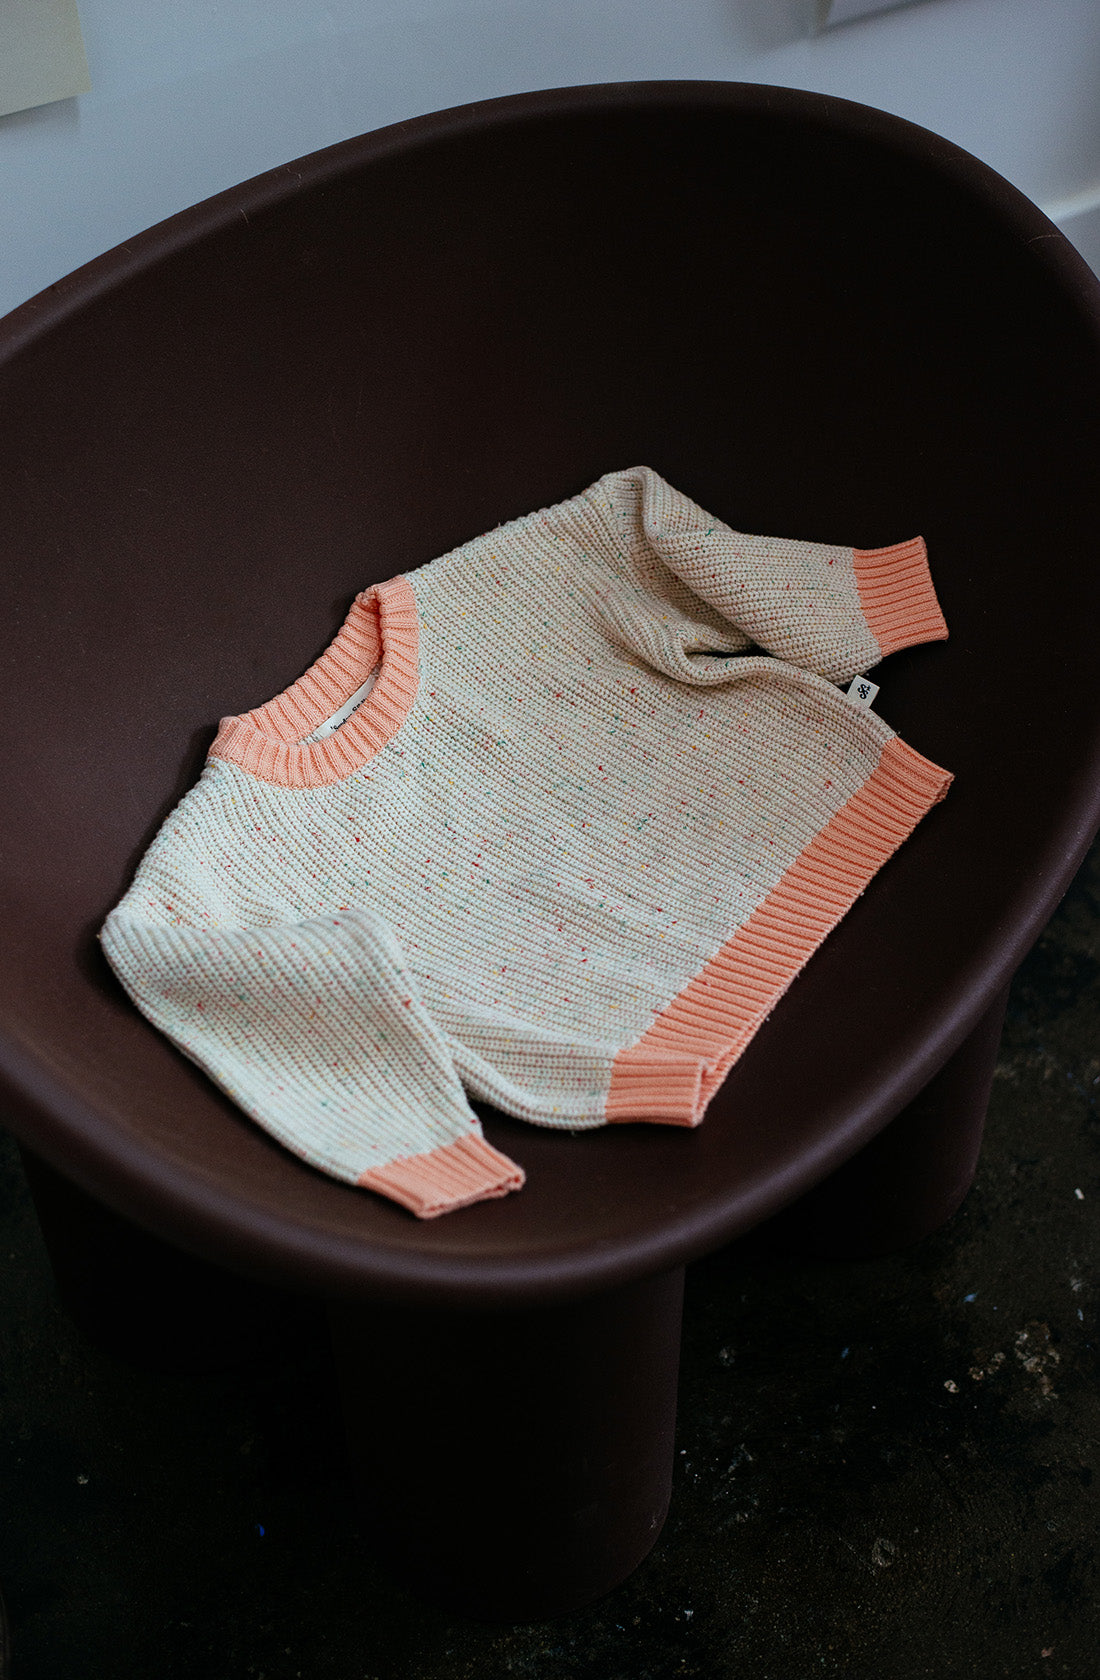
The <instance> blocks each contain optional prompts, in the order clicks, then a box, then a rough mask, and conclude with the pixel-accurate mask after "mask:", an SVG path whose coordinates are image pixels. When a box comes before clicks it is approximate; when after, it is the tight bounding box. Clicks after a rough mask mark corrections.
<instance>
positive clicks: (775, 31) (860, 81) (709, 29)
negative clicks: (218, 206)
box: [0, 0, 1100, 313]
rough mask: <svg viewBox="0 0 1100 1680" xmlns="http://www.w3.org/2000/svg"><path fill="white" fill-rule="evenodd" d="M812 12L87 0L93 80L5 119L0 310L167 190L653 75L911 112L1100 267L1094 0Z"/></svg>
mask: <svg viewBox="0 0 1100 1680" xmlns="http://www.w3.org/2000/svg"><path fill="white" fill-rule="evenodd" d="M809 10H810V7H809V6H808V5H807V3H806V0H171V3H168V0H80V15H81V20H82V23H83V28H84V40H85V45H86V48H87V54H88V64H89V69H90V72H91V79H92V91H91V92H90V93H87V94H83V95H81V96H80V97H79V98H76V99H70V100H65V101H61V102H59V103H58V104H54V105H47V106H41V107H39V108H38V109H36V110H31V111H25V112H18V113H15V114H14V115H11V116H7V117H3V118H0V313H3V312H4V311H6V310H7V309H10V308H12V307H14V305H16V304H17V303H20V302H22V301H23V300H24V299H25V298H27V297H29V296H31V295H32V294H33V293H34V292H36V291H38V290H39V289H40V288H41V287H43V286H46V285H48V284H49V283H50V282H51V281H53V280H55V279H58V278H59V277H60V276H61V275H63V274H66V273H68V271H69V270H70V269H72V268H75V267H76V266H77V265H78V264H79V263H82V262H85V261H87V259H88V258H90V257H93V256H95V255H97V254H98V253H99V252H100V251H104V250H107V249H109V247H111V246H112V245H115V244H118V243H119V242H120V241H122V240H124V239H126V238H127V237H129V236H130V235H131V234H133V233H136V232H137V231H139V230H140V229H141V228H143V227H147V226H149V225H150V224H151V223H153V222H156V221H159V220H160V219H161V218H162V217H164V216H167V215H170V214H171V213H172V212H173V211H175V210H180V209H183V208H185V207H186V206H187V205H189V204H193V203H195V202H196V201H198V200H199V199H202V198H206V197H207V196H209V194H211V193H214V192H217V191H219V190H220V189H221V188H223V187H228V186H232V185H233V184H234V183H235V182H237V181H241V180H244V179H246V178H247V177H248V176H250V175H255V174H257V173H258V172H259V171H260V170H263V169H269V168H272V167H274V166H275V165H277V164H280V163H285V162H286V161H288V160H289V159H291V158H294V157H298V156H301V155H302V154H303V153H305V152H309V151H313V150H315V149H316V148H318V147H320V146H326V145H330V144H331V143H332V142H333V141H336V140H342V139H346V138H347V137H348V136H350V135H353V134H359V133H362V132H364V131H365V130H368V129H372V128H378V127H380V126H381V125H382V124H384V123H389V122H394V121H396V120H398V119H399V118H403V117H410V116H417V115H419V114H421V113H422V112H425V111H432V110H438V109H441V108H442V107H444V106H448V105H458V104H463V103H465V102H466V101H468V100H473V99H482V98H488V97H492V96H494V95H497V94H506V93H517V92H521V91H523V90H525V89H529V88H535V87H555V86H564V85H569V84H577V83H582V82H604V81H634V80H648V79H676V78H687V79H703V80H720V81H752V82H775V83H779V84H782V85H785V86H788V87H801V88H813V89H817V90H819V91H822V92H826V93H834V94H840V95H842V96H843V97H845V98H848V99H857V100H861V101H863V102H864V103H865V104H868V105H876V106H879V107H881V108H882V109H884V110H887V111H894V112H897V113H899V114H900V115H902V116H905V117H908V118H910V119H911V120H913V121H915V122H918V123H922V124H924V125H925V126H926V127H928V128H931V129H935V130H937V131H938V132H939V133H941V134H944V135H947V136H948V137H949V138H950V139H952V140H955V141H957V142H958V143H959V144H960V145H962V146H965V147H966V148H967V149H968V150H969V151H972V152H975V153H976V154H977V155H978V156H979V157H981V158H984V159H985V161H986V162H988V163H990V164H992V165H993V167H994V168H995V169H998V170H1000V172H1001V173H1002V174H1004V175H1006V176H1008V178H1009V179H1010V180H1011V181H1013V182H1015V184H1016V185H1017V186H1019V187H1021V188H1022V189H1023V191H1024V192H1026V193H1027V194H1028V195H1029V196H1030V197H1031V198H1033V199H1035V200H1036V202H1037V203H1039V204H1040V205H1042V206H1043V208H1044V209H1046V210H1048V213H1049V212H1050V211H1051V210H1052V209H1053V211H1054V212H1055V215H1056V217H1058V218H1059V219H1061V220H1062V222H1063V225H1064V226H1065V228H1066V231H1067V232H1068V233H1069V234H1070V236H1071V237H1075V236H1076V237H1077V238H1078V240H1079V243H1080V244H1081V245H1082V248H1083V249H1085V254H1086V255H1088V256H1090V258H1091V259H1092V260H1093V261H1094V263H1095V265H1096V266H1097V267H1098V268H1100V211H1098V209H1097V207H1098V206H1100V75H1098V71H1100V0H924V3H923V4H921V5H915V6H911V7H909V8H908V9H906V10H901V11H895V12H891V13H888V14H886V15H884V16H881V17H878V18H874V19H870V20H867V21H864V22H861V23H853V24H849V25H847V26H845V27H843V28H839V29H835V30H831V31H828V32H826V33H825V34H823V35H819V36H817V37H811V36H809V35H808V34H806V33H805V20H806V17H807V15H808V12H809ZM1074 212H1077V214H1076V215H1073V213H1074ZM1071 216H1072V219H1069V218H1070V217H1071ZM1090 242H1091V244H1090Z"/></svg>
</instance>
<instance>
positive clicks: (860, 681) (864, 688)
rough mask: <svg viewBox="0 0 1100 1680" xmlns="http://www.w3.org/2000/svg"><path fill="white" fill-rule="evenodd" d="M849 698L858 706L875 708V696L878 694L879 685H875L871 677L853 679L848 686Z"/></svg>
mask: <svg viewBox="0 0 1100 1680" xmlns="http://www.w3.org/2000/svg"><path fill="white" fill-rule="evenodd" d="M847 693H848V698H849V700H851V701H852V702H853V703H854V704H855V705H857V706H868V707H870V706H873V705H874V703H875V695H876V694H877V693H878V683H873V682H872V681H871V679H870V677H853V678H852V680H851V682H850V683H849V684H848V690H847Z"/></svg>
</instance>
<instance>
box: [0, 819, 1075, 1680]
mask: <svg viewBox="0 0 1100 1680" xmlns="http://www.w3.org/2000/svg"><path fill="white" fill-rule="evenodd" d="M1098 1214H1100V851H1094V852H1093V855H1092V857H1091V858H1090V860H1089V862H1088V863H1087V864H1086V866H1085V868H1084V869H1083V870H1082V872H1081V873H1080V875H1079V876H1078V879H1077V881H1076V883H1075V885H1074V887H1073V889H1072V890H1071V892H1070V894H1069V895H1068V897H1067V899H1066V900H1065V902H1064V904H1063V906H1062V908H1061V910H1060V911H1059V913H1058V915H1057V916H1056V917H1055V919H1054V921H1053V922H1052V924H1051V926H1050V928H1049V930H1048V931H1047V933H1046V935H1045V936H1044V938H1043V940H1042V941H1041V943H1040V945H1039V946H1038V947H1037V948H1036V950H1035V951H1034V953H1033V954H1032V956H1031V957H1030V959H1029V960H1028V962H1027V964H1026V965H1025V967H1024V968H1023V970H1022V971H1021V973H1020V975H1019V976H1018V978H1017V982H1016V985H1015V988H1014V991H1013V995H1012V1001H1011V1005H1010V1009H1009V1018H1008V1024H1007V1027H1006V1031H1005V1037H1004V1043H1003V1048H1002V1055H1001V1061H1000V1065H999V1068H998V1077H997V1080H996V1083H995V1086H994V1095H993V1100H992V1104H991V1108H990V1114H989V1123H988V1132H987V1142H986V1146H985V1150H984V1154H983V1159H982V1163H981V1167H980V1169H979V1173H978V1179H977V1182H976V1184H975V1187H974V1189H973V1191H972V1192H971V1195H970V1197H969V1199H968V1200H967V1202H966V1204H965V1206H964V1207H963V1209H962V1211H961V1212H960V1213H959V1214H958V1215H957V1216H956V1218H955V1219H954V1220H953V1221H952V1222H951V1224H950V1226H949V1227H947V1228H946V1229H945V1230H943V1231H942V1232H940V1233H938V1234H937V1235H936V1236H934V1237H933V1238H931V1239H929V1240H928V1241H926V1242H924V1243H923V1244H921V1245H920V1246H919V1247H918V1248H915V1249H913V1250H911V1251H909V1252H907V1253H904V1254H900V1255H897V1256H894V1257H891V1258H889V1259H885V1260H878V1261H873V1262H861V1263H858V1264H853V1263H829V1264H820V1263H808V1262H806V1261H800V1260H793V1259H775V1258H766V1257H764V1256H762V1255H760V1254H756V1255H752V1254H749V1253H746V1252H744V1251H743V1250H730V1251H727V1252H726V1253H724V1254H722V1255H719V1256H717V1257H715V1258H714V1259H713V1260H711V1261H709V1262H707V1263H706V1264H704V1265H700V1266H698V1267H696V1268H695V1269H694V1271H693V1272H692V1274H691V1275H690V1279H689V1294H688V1305H687V1314H686V1323H685V1336H684V1361H683V1377H682V1386H681V1412H680V1424H679V1438H678V1443H677V1474H676V1486H675V1492H674V1498H673V1507H672V1514H671V1517H670V1519H669V1522H668V1525H667V1527H666V1529H665V1531H664V1534H663V1535H662V1537H661V1539H660V1541H659V1542H658V1545H657V1547H656V1549H655V1551H654V1552H653V1553H652V1554H651V1556H650V1557H649V1559H648V1560H647V1561H646V1562H645V1563H644V1564H643V1565H642V1567H641V1568H640V1569H639V1570H638V1571H637V1573H636V1574H635V1575H634V1576H633V1577H632V1579H631V1580H629V1581H628V1582H627V1583H626V1584H625V1585H624V1586H622V1587H620V1588H619V1589H618V1591H617V1592H615V1593H613V1594H611V1596H610V1597H608V1598H606V1599H604V1600H602V1601H601V1602H599V1603H597V1604H594V1605H592V1606H591V1607H590V1608H588V1609H586V1610H584V1611H581V1612H579V1613H577V1614H575V1615H571V1616H568V1617H564V1618H562V1619H560V1620H558V1621H555V1622H550V1623H545V1624H541V1625H537V1626H523V1627H500V1626H482V1625H479V1624H477V1623H473V1622H468V1621H462V1620H458V1619H455V1618H453V1617H449V1616H447V1615H444V1614H442V1613H441V1612H438V1611H436V1610H434V1609H431V1608H428V1607H425V1606H424V1605H423V1604H420V1603H418V1602H417V1601H416V1600H414V1599H413V1598H412V1597H411V1596H410V1595H409V1594H407V1593H406V1592H405V1591H404V1590H403V1589H401V1588H400V1587H398V1586H396V1585H395V1584H394V1583H393V1582H392V1581H391V1580H390V1579H389V1578H388V1576H387V1575H386V1574H385V1572H384V1570H383V1569H382V1568H381V1566H380V1565H379V1564H378V1563H377V1562H376V1561H374V1560H372V1558H371V1557H370V1556H369V1555H368V1554H367V1553H366V1552H365V1550H364V1548H363V1545H362V1543H361V1541H360V1539H359V1536H358V1533H357V1528H356V1521H357V1519H356V1516H355V1512H354V1509H353V1506H352V1503H351V1500H350V1498H349V1495H348V1490H347V1485H346V1470H345V1465H344V1459H343V1454H342V1448H341V1445H340V1438H339V1428H338V1423H337V1420H336V1416H335V1410H334V1403H333V1399H332V1389H331V1381H330V1370H329V1366H328V1356H327V1351H326V1344H325V1341H324V1338H323V1335H321V1334H314V1335H311V1334H309V1333H308V1331H307V1332H305V1333H303V1335H302V1336H301V1338H300V1339H298V1340H296V1341H294V1342H292V1343H291V1344H289V1345H287V1347H286V1348H285V1349H284V1352H283V1356H282V1359H281V1362H280V1363H279V1364H278V1365H276V1366H274V1367H271V1368H269V1369H267V1370H265V1371H263V1372H260V1373H257V1372H255V1371H252V1372H248V1371H246V1372H243V1373H242V1372H238V1373H236V1374H233V1375H219V1376H203V1377H169V1376H158V1375H151V1374H148V1373H142V1372H135V1371H132V1370H129V1369H127V1368H126V1367H124V1366H123V1365H121V1364H118V1363H116V1362H114V1361H113V1360H112V1359H110V1358H109V1357H108V1356H106V1355H105V1354H103V1353H100V1352H98V1351H96V1350H95V1349H94V1348H93V1347H91V1346H90V1345H88V1344H87V1343H86V1342H84V1341H83V1340H82V1338H81V1337H80V1336H79V1335H78V1334H77V1332H76V1331H75V1330H74V1329H72V1327H71V1326H70V1325H69V1323H68V1322H67V1320H66V1319H65V1318H64V1317H63V1316H62V1315H61V1313H60V1311H59V1309H58V1307H57V1306H56V1304H55V1300H54V1295H53V1290H52V1285H51V1279H50V1274H49V1271H48V1268H47V1265H46V1261H45V1257H44V1254H43V1250H42V1246H41V1242H40V1240H39V1237H38V1233H37V1228H36V1226H35V1222H34V1217H33V1214H32V1212H31V1208H30V1204H29V1201H28V1197H27V1193H26V1187H25V1184H24V1181H23V1178H22V1174H21V1170H20V1168H19V1165H18V1157H17V1155H16V1152H15V1149H14V1145H13V1144H11V1142H10V1140H5V1141H4V1143H3V1147H2V1150H0V1222H2V1224H0V1239H2V1244H0V1253H2V1254H3V1255H4V1256H5V1257H6V1260H5V1264H4V1266H3V1269H2V1281H0V1335H2V1348H0V1357H2V1363H0V1442H2V1446H0V1583H2V1585H3V1589H4V1593H5V1596H6V1597H7V1600H8V1607H9V1611H10V1615H11V1620H12V1625H13V1645H14V1662H13V1677H14V1680H62V1677H64V1680H84V1677H86V1676H87V1677H89V1680H115V1677H116V1676H117V1677H119V1680H122V1677H124V1676H125V1677H131V1676H137V1677H141V1680H146V1677H149V1680H184V1677H186V1680H207V1677H210V1680H246V1677H252V1680H296V1677H298V1676H301V1677H302V1680H330V1677H331V1680H475V1677H476V1680H498V1677H503V1676H516V1677H517V1680H518V1677H523V1680H675V1677H680V1676H686V1677H699V1680H727V1677H729V1680H733V1677H735V1676H736V1677H737V1680H809V1677H810V1676H818V1675H820V1676H843V1677H844V1680H864V1677H866V1680H918V1677H924V1676H933V1677H935V1680H954V1677H956V1676H958V1677H960V1680H962V1677H967V1680H971V1677H978V1680H984V1677H986V1676H990V1677H992V1676H1001V1675H1013V1676H1015V1675H1037V1676H1053V1675H1057V1676H1065V1675H1071V1676H1074V1677H1075V1680H1096V1677H1097V1676H1100V1602H1098V1566H1097V1549H1098V1548H1097V1541H1098V1531H1100V1523H1098V1519H1097V1489H1098V1486H1100V1482H1098V1481H1097V1479H1096V1472H1097V1469H1098V1468H1100V1462H1098V1461H1100V1388H1098V1383H1097V1378H1098V1376H1100V1358H1098V1352H1097V1349H1098V1344H1100V1336H1098V1319H1097V1315H1098V1312H1100V1265H1098V1260H1100V1242H1098ZM491 1444H492V1430H491V1425H487V1430H486V1447H487V1448H491Z"/></svg>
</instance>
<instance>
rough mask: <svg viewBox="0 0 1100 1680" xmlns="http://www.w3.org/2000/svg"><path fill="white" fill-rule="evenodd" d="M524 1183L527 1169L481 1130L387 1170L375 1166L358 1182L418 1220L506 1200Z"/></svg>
mask: <svg viewBox="0 0 1100 1680" xmlns="http://www.w3.org/2000/svg"><path fill="white" fill-rule="evenodd" d="M523 1182H524V1172H523V1168H522V1167H517V1166H516V1163H515V1162H514V1161H510V1160H509V1159H508V1157H507V1155H502V1154H501V1153H500V1151H499V1149H494V1148H493V1146H492V1144H491V1143H486V1141H485V1139H484V1138H483V1137H479V1136H478V1135H477V1133H476V1132H470V1133H469V1134H468V1135H467V1136H466V1137H463V1138H458V1139H457V1140H456V1142H454V1143H444V1144H440V1146H439V1148H438V1149H429V1150H427V1151H426V1152H425V1153H424V1154H423V1155H403V1156H401V1157H399V1159H398V1160H396V1161H388V1162H387V1163H386V1165H385V1166H384V1167H370V1168H369V1169H368V1170H367V1171H366V1172H365V1173H362V1174H361V1175H360V1177H359V1179H358V1183H359V1184H360V1185H362V1187H363V1189H364V1190H377V1191H378V1193H379V1195H381V1196H388V1197H389V1199H390V1201H391V1202H400V1204H401V1206H402V1207H406V1208H408V1209H409V1211H410V1212H411V1213H415V1214H416V1217H417V1218H418V1219H435V1218H436V1217H437V1216H438V1215H439V1214H441V1213H450V1212H451V1210H452V1209H453V1208H461V1207H469V1206H470V1204H471V1203H472V1202H484V1201H488V1200H489V1199H490V1198H491V1197H493V1196H506V1195H507V1194H508V1192H509V1190H519V1189H520V1188H521V1187H522V1185H523Z"/></svg>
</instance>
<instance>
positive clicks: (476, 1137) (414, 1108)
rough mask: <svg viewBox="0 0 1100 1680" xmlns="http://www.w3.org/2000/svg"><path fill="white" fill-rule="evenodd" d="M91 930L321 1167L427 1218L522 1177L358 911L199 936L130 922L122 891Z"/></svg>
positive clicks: (183, 1031)
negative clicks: (98, 929)
mask: <svg viewBox="0 0 1100 1680" xmlns="http://www.w3.org/2000/svg"><path fill="white" fill-rule="evenodd" d="M100 937H101V940H102V944H103V948H104V951H105V953H106V955H107V958H108V960H109V962H110V963H111V966H112V967H113V968H114V970H115V972H116V973H117V975H118V976H119V978H120V980H121V981H122V983H123V985H124V986H125V987H126V989H127V991H128V992H129V993H130V996H131V997H132V998H133V1000H134V1002H135V1003H136V1004H137V1006H138V1008H139V1009H140V1010H141V1011H142V1012H143V1014H145V1015H146V1016H147V1017H148V1018H149V1020H151V1021H152V1022H153V1024H154V1025H155V1026H157V1027H159V1028H160V1030H161V1031H162V1032H163V1033H165V1034H166V1035H167V1036H168V1037H169V1038H171V1039H172V1041H173V1042H174V1043H175V1044H176V1045H177V1046H178V1047H179V1048H180V1049H181V1050H182V1051H183V1052H184V1053H185V1054H186V1055H187V1056H189V1057H190V1058H191V1060H192V1061H194V1062H197V1063H198V1065H199V1066H200V1067H201V1068H202V1069H203V1070H204V1071H205V1072H206V1073H207V1074H209V1076H210V1077H211V1079H213V1080H214V1081H215V1083H216V1084H217V1085H219V1086H220V1087H221V1089H222V1090H223V1091H225V1092H226V1094H227V1095H228V1096H230V1097H231V1098H232V1099H233V1101H234V1102H235V1103H237V1104H238V1105H239V1107H241V1108H242V1109H244V1111H245V1112H246V1113H247V1114H249V1115H251V1116H252V1118H253V1119H255V1120H258V1121H259V1123H260V1124H261V1125H262V1126H263V1127H264V1128H265V1129H266V1130H267V1131H269V1132H270V1133H271V1134H272V1135H273V1136H274V1137H276V1138H278V1140H279V1142H280V1143H282V1144H284V1145H285V1146H286V1147H287V1148H288V1149H291V1150H293V1151H294V1153H295V1154H297V1155H299V1156H301V1157H302V1159H303V1160H305V1161H308V1162H310V1163H311V1164H312V1165H313V1166H316V1167H319V1168H320V1169H321V1170H322V1171H323V1172H327V1173H330V1174H332V1176H334V1177H336V1178H340V1179H343V1180H345V1181H346V1182H349V1183H353V1184H358V1185H362V1186H364V1187H365V1188H367V1189H371V1190H375V1191H378V1192H380V1193H381V1194H382V1195H383V1196H387V1197H389V1198H390V1199H391V1200H393V1201H396V1202H399V1203H401V1205H402V1206H404V1207H406V1208H409V1209H410V1210H411V1211H412V1212H413V1213H415V1214H417V1215H418V1216H419V1217H420V1218H422V1219H430V1218H432V1217H434V1216H435V1215H436V1214H440V1213H446V1212H448V1211H449V1210H450V1209H452V1208H457V1207H464V1206H466V1205H467V1204H469V1203H471V1202H477V1201H482V1200H484V1199H485V1198H487V1197H491V1196H503V1195H505V1194H506V1193H507V1192H508V1191H509V1190H517V1189H519V1187H520V1186H521V1185H522V1183H523V1172H522V1170H521V1169H520V1168H519V1167H517V1166H516V1165H515V1164H514V1163H513V1162H512V1161H509V1160H508V1159H507V1157H506V1156H504V1155H501V1154H500V1153H499V1152H498V1151H497V1150H495V1149H494V1148H492V1146H491V1145H490V1144H488V1143H487V1142H486V1141H485V1139H484V1137H483V1136H482V1132H481V1126H480V1123H479V1121H478V1119H477V1116H476V1115H475V1114H474V1112H473V1110H472V1109H471V1108H470V1106H469V1103H468V1102H467V1100H466V1096H465V1093H464V1091H463V1088H462V1085H461V1083H460V1081H459V1078H458V1075H457V1073H456V1071H455V1068H454V1063H453V1061H452V1058H451V1054H450V1051H449V1049H448V1047H447V1042H446V1039H445V1038H444V1035H443V1033H442V1032H441V1031H440V1029H439V1028H438V1026H437V1025H436V1024H435V1022H434V1021H433V1020H432V1018H431V1017H430V1016H429V1014H428V1012H427V1010H426V1009H425V1007H424V1004H423V1002H422V1000H421V997H420V995H419V992H418V990H417V988H416V985H415V982H414V980H413V977H412V976H411V975H410V974H409V973H408V971H407V970H406V968H405V967H404V964H403V961H402V953H401V951H400V948H399V947H398V945H397V943H396V941H395V940H394V938H393V935H392V933H391V932H390V930H389V928H388V927H387V926H386V925H385V924H384V923H383V922H381V921H380V920H379V919H378V918H377V917H375V916H373V915H372V914H370V913H369V912H367V911H364V910H360V909H357V910H352V911H346V912H341V914H339V915H337V916H323V917H318V918H316V919H314V920H311V921H303V922H298V923H295V924H284V925H277V926H272V927H266V928H262V929H246V928H229V929H225V930H217V931H209V932H208V931H205V930H203V929H201V928H193V927H181V926H171V925H163V924H160V923H157V922H154V921H151V920H141V919H140V918H138V917H135V916H134V915H133V914H131V913H130V912H128V910H127V908H126V904H125V901H124V902H123V904H122V905H120V906H119V908H118V909H116V910H115V911H113V912H112V913H111V915H110V916H109V917H108V919H107V922H106V924H105V926H104V928H103V931H102V934H101V936H100Z"/></svg>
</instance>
